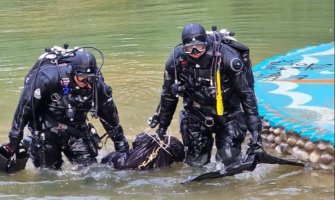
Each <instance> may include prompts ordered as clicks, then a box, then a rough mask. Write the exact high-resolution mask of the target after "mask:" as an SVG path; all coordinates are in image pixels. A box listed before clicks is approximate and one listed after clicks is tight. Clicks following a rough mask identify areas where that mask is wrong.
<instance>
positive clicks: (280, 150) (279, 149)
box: [275, 145, 283, 154]
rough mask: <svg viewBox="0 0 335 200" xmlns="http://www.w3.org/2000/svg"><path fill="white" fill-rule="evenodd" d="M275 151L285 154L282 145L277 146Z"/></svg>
mask: <svg viewBox="0 0 335 200" xmlns="http://www.w3.org/2000/svg"><path fill="white" fill-rule="evenodd" d="M275 151H276V152H277V153H278V154H283V151H282V148H281V146H280V145H277V146H276V147H275Z"/></svg>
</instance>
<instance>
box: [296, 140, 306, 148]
mask: <svg viewBox="0 0 335 200" xmlns="http://www.w3.org/2000/svg"><path fill="white" fill-rule="evenodd" d="M296 145H297V146H298V147H300V148H304V147H305V141H304V140H303V139H298V141H297V143H296Z"/></svg>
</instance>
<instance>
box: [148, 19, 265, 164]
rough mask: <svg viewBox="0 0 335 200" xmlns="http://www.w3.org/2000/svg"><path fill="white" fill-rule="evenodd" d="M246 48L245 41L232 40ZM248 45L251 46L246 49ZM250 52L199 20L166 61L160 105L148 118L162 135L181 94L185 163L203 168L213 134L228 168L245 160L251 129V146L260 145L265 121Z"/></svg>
mask: <svg viewBox="0 0 335 200" xmlns="http://www.w3.org/2000/svg"><path fill="white" fill-rule="evenodd" d="M232 43H233V44H234V45H235V47H239V48H240V50H241V51H243V48H242V47H243V45H242V44H240V43H238V42H237V41H232ZM246 49H247V47H246ZM253 81H254V80H253V76H252V72H251V62H250V60H249V55H248V54H243V55H242V54H241V52H240V51H238V50H236V48H233V47H232V45H231V44H230V45H228V44H227V43H224V42H223V38H222V34H221V33H220V32H218V31H216V30H215V29H214V30H213V31H212V32H211V34H207V33H206V31H205V29H204V28H203V27H202V26H201V25H199V24H196V23H190V24H187V25H186V26H185V27H184V29H183V31H182V44H181V45H178V46H177V47H176V48H175V49H174V50H173V53H172V54H171V56H170V58H169V59H168V61H167V62H166V65H165V72H164V83H163V89H162V93H161V100H160V104H159V105H158V108H157V111H156V114H155V115H154V116H153V117H152V118H151V120H150V121H149V125H150V126H151V127H152V128H154V127H156V126H157V125H158V124H159V127H158V129H157V131H156V132H157V133H158V135H159V136H161V137H163V136H164V135H165V134H166V130H167V128H168V126H169V125H170V123H171V120H172V117H173V114H174V112H175V110H176V106H177V103H178V97H179V96H182V97H183V110H182V112H181V115H180V116H181V119H180V131H181V134H182V139H183V143H184V146H185V149H186V158H185V162H186V163H188V164H190V165H196V166H202V165H205V164H207V163H209V161H210V157H211V151H212V147H213V143H214V139H213V136H212V134H213V133H215V144H216V147H217V153H216V160H217V161H218V162H220V163H221V162H222V163H223V164H224V165H225V166H228V165H230V164H232V163H234V162H236V161H238V160H240V159H241V157H242V156H241V155H242V153H241V144H242V142H243V141H244V140H245V137H246V132H247V130H249V131H250V133H251V135H252V137H251V138H252V139H251V142H250V144H249V145H250V146H254V147H255V148H257V147H259V146H260V145H261V135H260V131H261V127H262V125H261V120H260V118H259V116H258V110H257V103H256V98H255V94H254V90H253Z"/></svg>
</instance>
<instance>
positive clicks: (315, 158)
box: [309, 150, 320, 163]
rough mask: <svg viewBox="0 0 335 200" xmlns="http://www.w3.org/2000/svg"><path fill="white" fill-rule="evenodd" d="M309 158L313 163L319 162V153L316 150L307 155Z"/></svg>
mask: <svg viewBox="0 0 335 200" xmlns="http://www.w3.org/2000/svg"><path fill="white" fill-rule="evenodd" d="M309 160H310V161H311V162H313V163H318V162H320V153H319V152H318V151H317V150H316V151H313V152H312V153H311V154H310V155H309Z"/></svg>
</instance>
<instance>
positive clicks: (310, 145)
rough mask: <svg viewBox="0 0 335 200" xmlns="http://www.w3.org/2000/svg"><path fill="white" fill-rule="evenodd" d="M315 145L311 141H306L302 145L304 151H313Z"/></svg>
mask: <svg viewBox="0 0 335 200" xmlns="http://www.w3.org/2000/svg"><path fill="white" fill-rule="evenodd" d="M315 147H316V145H315V144H314V143H313V142H312V141H307V142H306V144H305V146H304V149H305V150H306V151H313V150H314V149H315Z"/></svg>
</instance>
